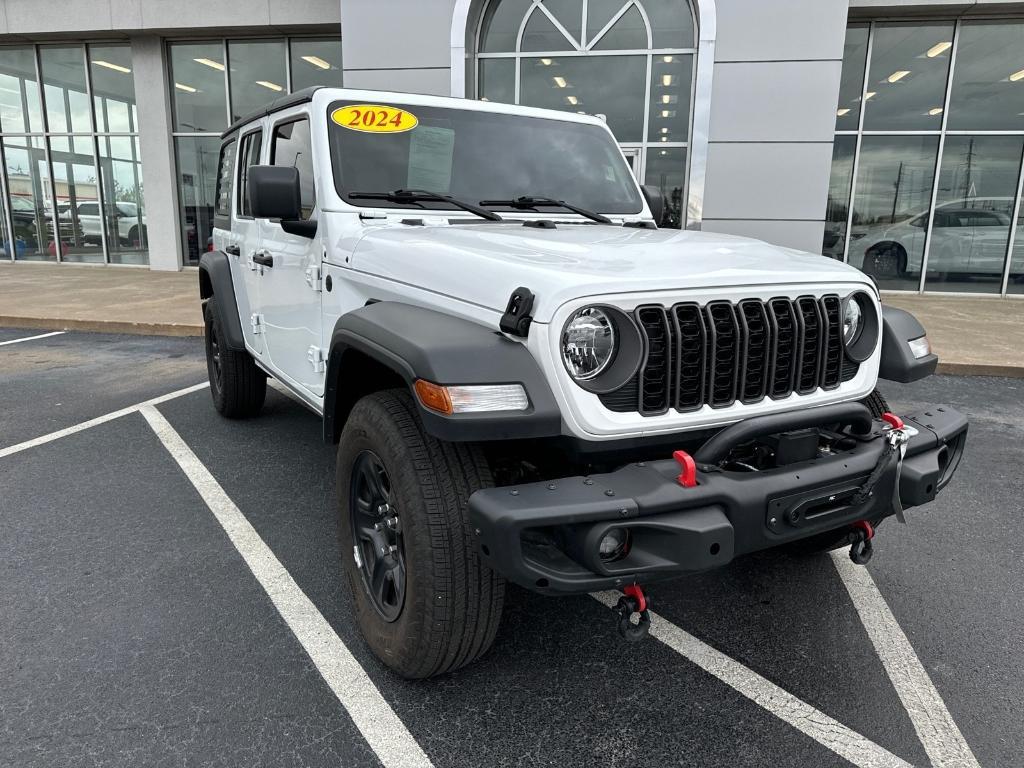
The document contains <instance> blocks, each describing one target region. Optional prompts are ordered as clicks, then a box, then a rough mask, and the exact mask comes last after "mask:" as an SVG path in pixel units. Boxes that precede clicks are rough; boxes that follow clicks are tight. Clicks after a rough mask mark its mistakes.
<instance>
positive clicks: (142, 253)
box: [99, 136, 149, 264]
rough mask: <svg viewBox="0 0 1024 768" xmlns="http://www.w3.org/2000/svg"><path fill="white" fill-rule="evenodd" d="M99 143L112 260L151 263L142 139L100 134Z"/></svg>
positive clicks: (109, 249)
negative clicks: (143, 178)
mask: <svg viewBox="0 0 1024 768" xmlns="http://www.w3.org/2000/svg"><path fill="white" fill-rule="evenodd" d="M99 145H100V179H101V180H102V183H103V197H104V199H105V200H106V204H107V205H106V211H105V212H104V223H105V226H106V228H107V250H108V251H109V253H110V261H111V263H113V264H148V263H149V243H148V238H147V233H146V208H145V206H146V201H145V198H144V197H143V194H142V158H141V156H140V155H139V140H138V138H136V137H129V136H100V138H99Z"/></svg>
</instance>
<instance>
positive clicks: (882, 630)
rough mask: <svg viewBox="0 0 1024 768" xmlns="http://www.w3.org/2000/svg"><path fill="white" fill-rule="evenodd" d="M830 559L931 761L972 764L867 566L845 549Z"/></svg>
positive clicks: (938, 767)
mask: <svg viewBox="0 0 1024 768" xmlns="http://www.w3.org/2000/svg"><path fill="white" fill-rule="evenodd" d="M832 561H833V562H834V563H835V565H836V569H837V570H838V571H839V576H840V577H841V578H842V581H843V584H844V585H845V586H846V591H847V592H849V593H850V599H851V600H853V605H854V607H855V608H856V609H857V613H858V614H859V615H860V620H861V623H863V624H864V629H866V630H867V633H868V637H869V638H871V642H872V644H873V645H874V646H875V651H876V652H877V653H878V657H879V658H880V659H881V660H882V666H884V667H885V671H886V672H887V673H888V675H889V679H890V680H892V684H893V687H894V688H895V689H896V693H897V694H898V695H899V697H900V701H902V702H903V707H904V708H905V709H906V710H907V714H908V715H910V722H911V723H913V724H914V730H915V731H917V737H918V738H919V739H920V740H921V745H922V746H923V747H924V750H925V752H927V753H928V758H929V759H930V760H931V761H932V765H934V766H935V768H946V766H950V768H952V766H956V768H976V767H977V766H978V759H977V758H976V757H975V756H974V753H973V752H972V751H971V748H970V747H969V746H968V745H967V741H966V740H965V739H964V736H963V734H962V733H961V732H960V729H959V728H958V727H957V725H956V723H955V722H954V721H953V717H952V715H950V714H949V710H948V709H946V704H945V702H943V700H942V697H941V696H939V692H938V691H937V690H936V689H935V685H934V684H933V683H932V681H931V678H930V677H928V673H927V672H926V671H925V668H924V665H922V664H921V660H920V659H919V658H918V657H917V654H916V653H914V649H913V647H912V646H911V645H910V640H908V639H907V636H906V634H905V633H904V632H903V629H902V628H901V627H900V625H899V624H898V623H897V621H896V617H895V616H893V614H892V611H891V610H890V609H889V605H888V603H886V602H885V598H884V597H882V593H881V592H879V591H878V587H877V586H876V585H875V580H874V579H872V578H871V574H870V573H868V569H867V568H864V567H862V566H858V565H855V564H854V563H853V562H851V561H850V558H849V557H848V554H847V550H845V549H842V550H836V551H834V552H832Z"/></svg>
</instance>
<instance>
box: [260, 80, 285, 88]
mask: <svg viewBox="0 0 1024 768" xmlns="http://www.w3.org/2000/svg"><path fill="white" fill-rule="evenodd" d="M256 85H262V86H263V87H264V88H269V89H270V90H272V91H283V90H284V88H282V87H281V86H280V85H278V84H277V83H272V82H270V81H269V80H257V81H256Z"/></svg>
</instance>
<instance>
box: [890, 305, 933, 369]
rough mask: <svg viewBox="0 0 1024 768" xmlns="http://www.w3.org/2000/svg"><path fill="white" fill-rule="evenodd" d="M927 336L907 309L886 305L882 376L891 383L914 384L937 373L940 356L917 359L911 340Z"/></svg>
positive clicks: (930, 355) (922, 327)
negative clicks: (913, 382)
mask: <svg viewBox="0 0 1024 768" xmlns="http://www.w3.org/2000/svg"><path fill="white" fill-rule="evenodd" d="M925 335H927V332H926V331H925V329H924V326H922V325H921V323H920V322H919V321H918V319H917V318H916V317H914V316H913V315H912V314H910V313H909V312H907V311H906V310H903V309H897V308H896V307H889V306H886V305H885V304H883V305H882V360H881V365H880V366H879V369H878V377H879V378H880V379H887V380H888V381H901V382H904V383H906V382H910V381H917V380H918V379H923V378H925V377H926V376H931V375H932V374H933V373H935V367H936V366H937V365H938V364H939V357H938V355H935V354H931V353H929V354H927V355H925V356H924V357H914V355H913V353H912V352H911V351H910V345H909V344H908V343H907V342H908V341H912V340H914V339H920V338H921V337H922V336H925Z"/></svg>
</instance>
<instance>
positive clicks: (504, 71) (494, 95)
mask: <svg viewBox="0 0 1024 768" xmlns="http://www.w3.org/2000/svg"><path fill="white" fill-rule="evenodd" d="M480 98H481V100H483V101H500V102H503V103H505V104H515V101H516V62H515V59H481V60H480Z"/></svg>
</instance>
